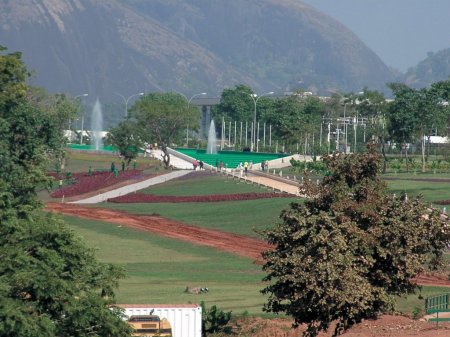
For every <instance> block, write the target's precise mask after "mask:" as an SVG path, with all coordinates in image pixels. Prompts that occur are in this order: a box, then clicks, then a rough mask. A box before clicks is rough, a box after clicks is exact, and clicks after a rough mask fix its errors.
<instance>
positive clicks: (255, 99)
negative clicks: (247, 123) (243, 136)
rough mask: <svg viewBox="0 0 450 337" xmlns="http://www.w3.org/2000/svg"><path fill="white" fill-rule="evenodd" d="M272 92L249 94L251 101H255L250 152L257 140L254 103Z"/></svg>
mask: <svg viewBox="0 0 450 337" xmlns="http://www.w3.org/2000/svg"><path fill="white" fill-rule="evenodd" d="M273 94H274V92H273V91H270V92H266V93H264V94H262V95H259V96H258V95H257V94H250V97H251V98H252V100H253V103H255V113H254V116H253V135H252V144H251V151H252V152H253V149H254V146H255V145H256V141H257V139H256V103H258V100H259V99H260V98H261V97H263V96H266V95H273Z"/></svg>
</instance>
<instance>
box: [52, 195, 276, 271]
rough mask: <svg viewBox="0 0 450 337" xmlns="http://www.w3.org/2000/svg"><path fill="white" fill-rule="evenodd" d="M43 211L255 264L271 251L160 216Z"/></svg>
mask: <svg viewBox="0 0 450 337" xmlns="http://www.w3.org/2000/svg"><path fill="white" fill-rule="evenodd" d="M46 210H48V211H53V212H58V213H62V214H66V215H73V216H77V217H80V218H84V219H91V220H99V221H105V222H111V223H115V224H120V225H123V226H127V227H130V228H134V229H137V230H141V231H145V232H152V233H155V234H158V235H161V236H165V237H169V238H174V239H178V240H182V241H187V242H191V243H193V244H196V245H201V246H208V247H212V248H215V249H219V250H222V251H226V252H229V253H234V254H236V255H239V256H243V257H249V258H251V259H254V260H256V261H257V262H260V261H262V259H261V252H262V251H265V250H268V249H270V248H271V246H270V245H269V244H268V243H267V242H264V241H262V240H258V239H253V238H250V237H247V236H242V235H236V234H233V233H226V232H221V231H216V230H211V229H206V228H201V227H195V226H189V225H186V224H183V223H180V222H177V221H173V220H169V219H166V218H163V217H160V216H139V215H132V214H128V213H125V212H120V211H115V210H109V209H102V208H92V207H86V206H82V205H76V204H58V203H48V204H47V205H46Z"/></svg>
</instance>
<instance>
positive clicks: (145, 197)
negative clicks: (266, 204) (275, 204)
mask: <svg viewBox="0 0 450 337" xmlns="http://www.w3.org/2000/svg"><path fill="white" fill-rule="evenodd" d="M270 198H292V195H291V194H288V193H255V192H250V193H240V194H211V195H192V196H174V195H152V194H140V193H133V194H127V195H123V196H120V197H116V198H111V199H108V201H109V202H115V203H180V202H219V201H241V200H257V199H270Z"/></svg>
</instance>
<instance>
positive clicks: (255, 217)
mask: <svg viewBox="0 0 450 337" xmlns="http://www.w3.org/2000/svg"><path fill="white" fill-rule="evenodd" d="M293 201H297V199H295V198H273V199H259V200H247V201H227V202H209V203H178V204H172V203H146V204H114V203H103V204H97V205H96V207H105V208H111V209H117V210H121V211H125V212H129V213H132V214H159V215H161V216H164V217H166V218H169V219H174V220H177V221H181V222H183V223H186V224H190V225H195V226H200V227H205V228H211V229H218V230H221V231H225V232H231V233H236V234H242V235H249V236H253V237H256V236H257V234H256V233H255V231H254V229H264V228H267V227H269V226H273V224H274V223H276V222H277V221H278V217H279V215H280V213H281V211H282V210H283V209H286V208H288V207H289V204H290V203H291V202H293Z"/></svg>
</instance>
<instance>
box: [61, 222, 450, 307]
mask: <svg viewBox="0 0 450 337" xmlns="http://www.w3.org/2000/svg"><path fill="white" fill-rule="evenodd" d="M65 219H66V221H67V222H68V224H69V226H70V227H71V228H72V229H73V230H74V231H75V232H76V233H77V234H78V235H80V236H81V237H82V238H83V240H84V241H85V243H86V245H87V246H89V247H91V248H95V249H96V256H97V257H98V258H99V260H101V261H103V262H108V263H115V264H119V265H122V266H123V267H124V268H125V270H126V273H127V278H126V279H124V280H121V282H120V287H119V290H118V291H117V301H118V302H119V303H136V304H141V303H142V304H145V303H148V304H181V303H199V302H200V301H205V302H206V304H207V306H210V305H214V304H215V305H217V306H218V307H219V308H221V309H224V310H232V311H233V312H234V313H235V314H241V313H243V312H244V311H247V312H248V313H249V314H252V315H263V313H262V306H263V303H264V301H265V297H264V296H263V295H262V294H260V292H259V291H260V290H261V289H262V288H263V287H264V283H263V282H261V280H262V278H263V277H264V273H263V272H262V271H261V268H260V266H258V265H255V264H254V263H253V261H252V260H250V259H246V258H240V257H237V256H235V255H233V254H227V253H223V252H219V251H217V250H214V249H210V248H207V247H200V246H195V245H192V244H189V243H185V242H182V241H177V240H172V239H168V238H163V237H159V236H157V235H152V234H150V233H142V232H139V231H137V230H133V229H129V228H126V227H118V226H117V225H115V224H109V223H105V222H97V221H88V220H83V219H78V218H74V217H65ZM186 286H202V287H208V288H209V292H208V293H205V294H201V295H192V294H187V293H185V292H184V289H185V288H186ZM447 291H448V288H442V287H430V286H424V287H423V288H422V292H421V294H422V297H423V298H426V297H428V296H433V295H437V294H441V293H445V292H447ZM418 296H419V294H418V293H417V294H411V295H408V296H407V297H399V298H397V301H396V310H397V311H399V312H403V313H411V312H412V311H413V310H414V309H415V308H421V309H422V310H423V307H424V299H419V298H418Z"/></svg>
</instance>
